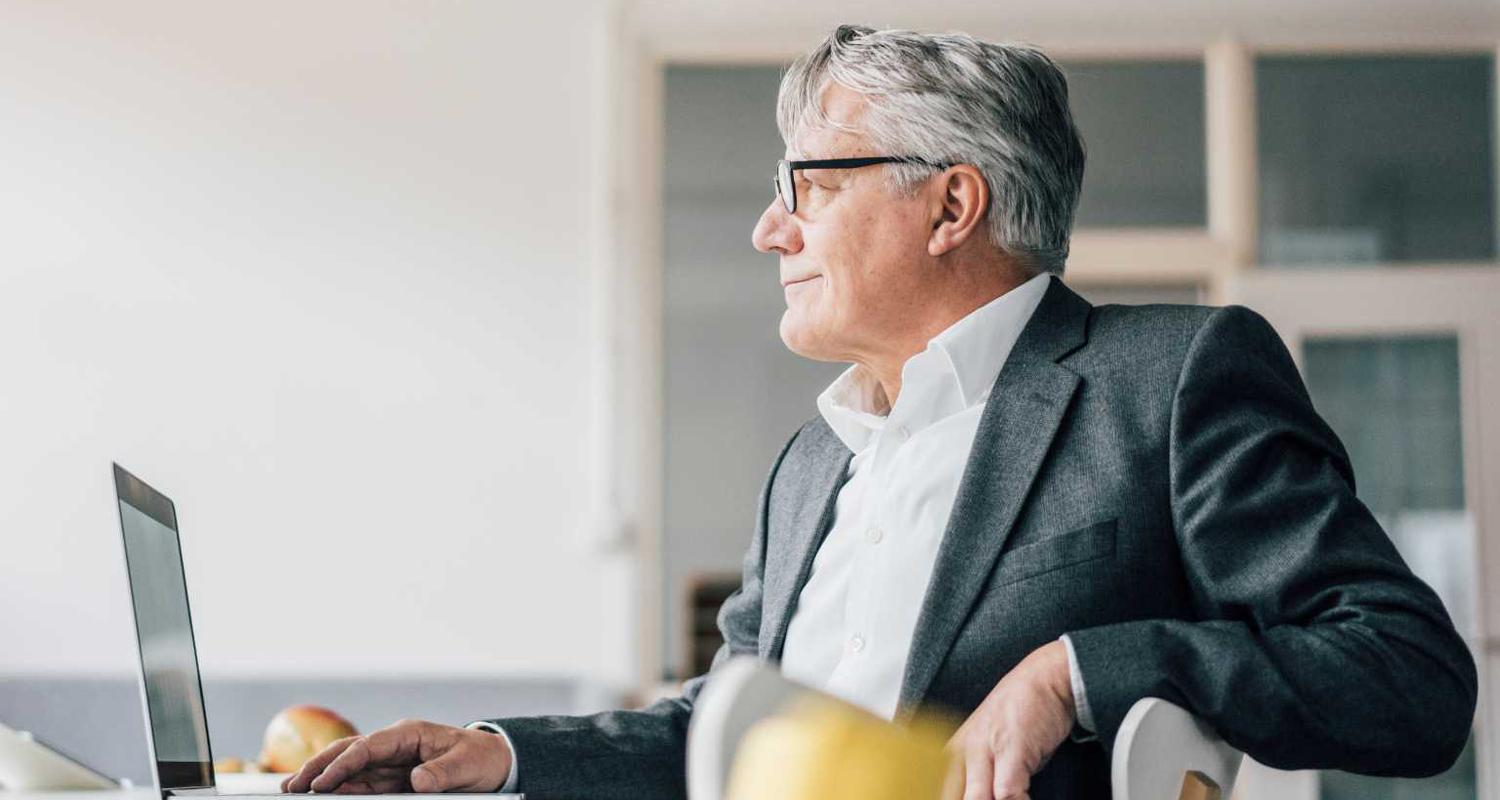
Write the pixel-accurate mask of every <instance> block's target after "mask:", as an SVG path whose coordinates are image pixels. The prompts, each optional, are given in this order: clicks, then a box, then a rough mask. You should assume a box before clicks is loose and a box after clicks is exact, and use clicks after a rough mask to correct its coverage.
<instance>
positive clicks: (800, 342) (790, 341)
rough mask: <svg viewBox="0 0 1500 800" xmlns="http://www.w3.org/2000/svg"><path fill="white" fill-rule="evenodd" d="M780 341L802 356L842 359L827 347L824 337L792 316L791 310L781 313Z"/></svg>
mask: <svg viewBox="0 0 1500 800" xmlns="http://www.w3.org/2000/svg"><path fill="white" fill-rule="evenodd" d="M780 333H781V343H782V344H784V345H786V349H788V350H790V351H792V352H793V353H796V354H797V355H799V356H802V357H803V358H807V359H812V360H813V361H843V360H845V359H841V358H839V357H838V356H837V355H836V354H835V353H834V352H833V350H832V348H830V347H828V343H827V342H826V341H825V340H824V337H822V336H818V335H817V334H816V333H814V332H813V331H810V330H808V326H806V325H804V324H802V323H801V322H800V321H799V320H797V319H795V318H794V317H793V312H792V311H791V310H788V311H786V312H785V313H783V314H782V315H781V327H780Z"/></svg>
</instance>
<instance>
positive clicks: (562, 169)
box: [0, 0, 636, 681]
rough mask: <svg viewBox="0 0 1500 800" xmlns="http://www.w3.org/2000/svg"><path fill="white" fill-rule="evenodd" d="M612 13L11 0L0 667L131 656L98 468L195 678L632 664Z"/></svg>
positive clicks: (2, 61) (128, 662) (4, 117)
mask: <svg viewBox="0 0 1500 800" xmlns="http://www.w3.org/2000/svg"><path fill="white" fill-rule="evenodd" d="M606 17H607V13H606V11H605V9H604V7H603V6H601V5H600V4H598V3H593V2H581V1H579V2H552V3H546V4H540V3H527V4H524V5H523V4H519V3H507V2H485V1H484V0H475V1H474V2H442V3H417V2H407V3H393V2H366V1H363V0H360V1H356V0H339V1H337V2H329V1H328V0H320V2H317V3H304V2H296V1H295V0H276V1H275V2H265V1H264V0H262V1H261V2H256V3H195V2H187V1H186V0H183V2H175V3H174V2H164V1H162V0H147V1H146V2H141V1H140V0H135V1H133V2H131V3H115V2H107V1H106V0H99V1H98V2H78V1H77V0H70V2H66V3H54V2H47V1H46V0H36V1H35V2H30V1H25V2H22V1H19V0H0V673H12V674H18V673H41V672H45V673H53V674H57V673H117V672H118V673H123V672H128V671H130V670H132V669H133V661H132V659H133V658H134V654H133V650H132V646H131V641H130V636H131V635H132V634H131V630H130V624H129V617H128V611H127V601H126V597H127V595H126V588H125V584H124V576H123V571H122V566H121V558H120V548H119V541H118V537H119V533H118V527H117V523H116V520H115V517H114V508H113V503H112V493H111V489H110V484H109V480H108V476H109V471H108V467H109V462H110V461H111V460H112V459H114V460H118V461H119V462H120V463H121V464H123V465H125V466H126V467H127V468H129V469H132V470H134V471H136V472H137V473H138V474H139V475H140V476H141V477H143V478H144V479H146V480H147V481H148V482H152V483H153V484H155V485H156V486H157V488H159V489H161V490H163V491H164V492H166V493H167V494H168V495H169V496H171V497H173V498H174V499H175V500H176V501H177V503H178V513H179V517H180V520H181V524H182V528H183V539H184V541H183V546H184V550H185V558H186V569H187V573H188V575H187V577H188V583H189V587H190V590H191V592H192V600H193V604H194V607H193V612H194V617H195V623H196V628H197V631H198V637H199V641H198V645H199V651H200V656H201V659H202V661H203V667H204V670H205V672H211V673H213V674H216V675H225V674H259V675H266V674H271V675H276V674H298V675H309V674H342V673H349V672H359V673H376V674H481V675H506V674H539V673H554V674H555V673H563V674H568V675H577V676H580V677H586V678H589V677H592V678H601V679H606V680H615V681H622V680H628V679H629V677H630V675H632V674H633V670H634V668H635V665H636V662H635V654H634V653H633V652H631V651H630V647H631V645H630V636H629V630H630V629H631V626H632V625H633V624H634V622H635V614H634V611H633V608H632V606H631V597H632V594H631V585H632V584H631V581H632V578H631V576H632V573H631V570H630V567H629V565H628V564H626V563H624V562H623V561H622V560H621V558H622V557H620V556H604V555H599V554H598V553H597V552H595V551H596V550H597V548H596V547H595V546H594V545H593V544H591V542H592V541H593V540H594V538H595V537H594V535H593V534H592V533H591V532H590V526H592V525H594V524H595V515H597V514H598V513H599V497H600V495H601V491H602V490H601V488H600V486H599V485H598V484H599V483H600V474H601V471H600V470H599V469H598V464H597V463H596V461H597V459H598V458H599V455H598V453H599V452H600V446H599V437H600V435H601V432H600V431H599V427H600V425H599V423H598V421H597V420H598V419H599V415H598V414H597V411H596V409H593V408H592V407H591V406H590V403H592V402H596V401H595V400H591V398H597V397H598V391H599V389H600V387H599V386H598V385H597V384H598V383H599V379H598V369H597V365H598V363H599V362H598V354H597V352H596V350H595V349H594V348H597V347H598V341H599V340H600V339H601V338H602V337H601V335H600V333H599V331H598V330H596V329H595V327H594V326H596V323H597V321H596V320H595V319H594V318H593V317H595V316H596V314H595V312H594V311H592V310H591V309H593V308H595V307H596V306H597V300H598V298H596V297H594V296H592V295H591V292H593V291H594V289H595V286H596V284H597V278H596V277H595V276H596V274H597V266H596V265H597V263H598V261H597V259H599V258H600V257H601V254H600V252H599V249H600V248H599V244H598V242H599V241H600V237H599V236H598V235H597V233H598V231H599V225H600V224H601V223H600V221H599V220H598V219H597V217H598V215H599V214H598V209H599V208H600V206H601V203H600V202H599V198H600V195H601V193H602V192H604V191H605V188H604V186H603V181H602V179H600V178H599V176H598V172H599V170H598V166H599V164H600V162H601V157H600V152H601V150H600V141H601V137H602V136H604V135H606V132H605V131H603V127H602V125H601V123H600V120H599V118H598V114H597V108H598V107H599V106H600V105H602V103H601V100H600V98H601V95H602V93H603V91H604V79H605V78H604V62H603V60H602V59H603V56H601V54H600V50H601V48H600V47H599V44H600V42H601V41H602V40H603V38H604V36H605V33H604V31H605V28H606V22H605V19H606ZM601 630H602V631H605V633H604V634H602V635H601V633H600V631H601ZM621 631H624V632H623V633H621Z"/></svg>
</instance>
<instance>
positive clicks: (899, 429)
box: [896, 425, 911, 439]
mask: <svg viewBox="0 0 1500 800" xmlns="http://www.w3.org/2000/svg"><path fill="white" fill-rule="evenodd" d="M896 435H897V436H899V437H901V438H902V439H910V438H911V431H909V430H907V428H906V426H905V425H897V426H896Z"/></svg>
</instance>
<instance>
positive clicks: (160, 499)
mask: <svg viewBox="0 0 1500 800" xmlns="http://www.w3.org/2000/svg"><path fill="white" fill-rule="evenodd" d="M115 491H116V496H117V497H118V499H119V504H120V531H121V533H122V535H123V536H124V538H125V568H126V571H127V572H128V573H129V576H130V599H131V605H132V606H133V607H134V611H135V632H136V638H137V640H138V641H139V643H140V654H141V676H142V686H143V690H144V694H145V697H146V716H147V720H146V724H147V727H148V728H149V730H150V734H151V745H152V746H151V749H152V752H153V753H154V755H155V757H156V776H157V779H158V780H159V781H160V784H161V785H160V788H161V789H185V788H194V787H207V786H213V781H214V776H213V756H212V753H211V752H210V750H209V746H208V719H207V716H206V715H205V713H204V711H203V686H202V683H201V681H200V680H199V677H198V653H197V650H196V649H195V647H194V644H193V625H192V617H191V615H190V614H189V612H188V598H187V582H186V580H185V579H184V577H183V568H182V550H181V547H180V546H179V543H178V539H177V513H176V511H175V509H174V508H173V506H172V501H171V500H168V499H167V498H166V496H165V495H162V494H161V493H160V492H157V491H156V490H155V489H152V488H151V487H150V486H147V485H146V484H145V483H144V482H142V481H141V480H139V479H138V478H136V477H135V476H134V475H131V474H130V473H128V472H126V471H125V470H123V469H121V468H120V467H119V466H118V465H116V466H115Z"/></svg>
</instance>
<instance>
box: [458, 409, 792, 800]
mask: <svg viewBox="0 0 1500 800" xmlns="http://www.w3.org/2000/svg"><path fill="white" fill-rule="evenodd" d="M798 433H799V434H800V433H801V432H800V431H799V432H798ZM796 439H797V437H796V436H793V437H792V438H791V440H789V441H788V442H787V443H786V445H785V446H783V447H782V449H781V453H780V454H778V455H777V457H776V461H775V462H774V463H773V465H772V467H771V473H770V476H769V477H767V479H766V483H765V487H764V488H763V489H762V490H761V494H760V501H759V512H758V517H757V520H756V524H755V535H754V538H753V539H752V540H751V542H750V547H749V549H748V550H746V552H745V558H744V562H743V567H742V578H741V584H740V588H739V589H738V590H737V591H735V593H734V594H732V595H731V596H730V597H729V599H727V600H725V601H724V605H723V606H721V607H720V608H719V631H720V632H721V633H722V634H723V636H724V645H723V646H721V647H720V648H719V651H718V652H717V653H716V654H715V655H714V660H713V665H712V666H711V667H710V669H709V672H708V674H707V675H702V676H699V677H696V678H693V679H692V680H690V681H688V682H687V683H686V684H685V685H684V687H683V692H682V695H681V696H680V697H671V698H666V699H663V700H660V701H658V702H656V703H655V704H653V705H651V706H649V707H647V708H645V709H641V710H639V711H607V712H604V713H601V714H593V715H591V716H579V717H574V716H545V717H517V718H511V719H493V720H486V721H487V722H489V723H491V724H493V725H495V726H497V727H499V728H500V729H502V730H504V731H505V733H506V735H508V736H509V737H510V740H511V743H512V747H513V748H514V751H515V758H516V764H517V766H518V767H519V771H518V776H519V780H518V781H517V785H516V787H515V791H518V792H524V793H526V794H527V795H530V796H533V797H539V798H571V797H577V798H599V799H600V800H609V799H610V798H640V797H663V798H671V797H686V795H687V760H686V750H687V728H688V718H689V717H690V716H691V715H692V712H693V703H694V701H695V700H696V699H697V697H698V693H699V692H700V691H701V690H702V689H703V684H704V681H706V680H707V679H708V678H710V677H712V676H713V672H714V670H715V669H717V668H718V667H719V665H720V664H722V663H724V662H725V661H726V660H727V659H729V658H730V657H731V656H737V655H752V656H753V655H755V654H756V653H757V652H758V647H759V640H760V617H761V613H760V612H761V579H762V577H763V575H764V572H765V559H766V553H765V550H766V538H767V533H766V522H767V519H768V518H769V513H768V505H769V503H770V495H771V486H772V484H773V483H774V482H775V480H776V473H777V471H778V470H779V469H780V468H781V462H782V461H783V460H784V459H785V458H786V454H787V451H788V450H790V449H791V446H792V443H793V442H795V441H796Z"/></svg>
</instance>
